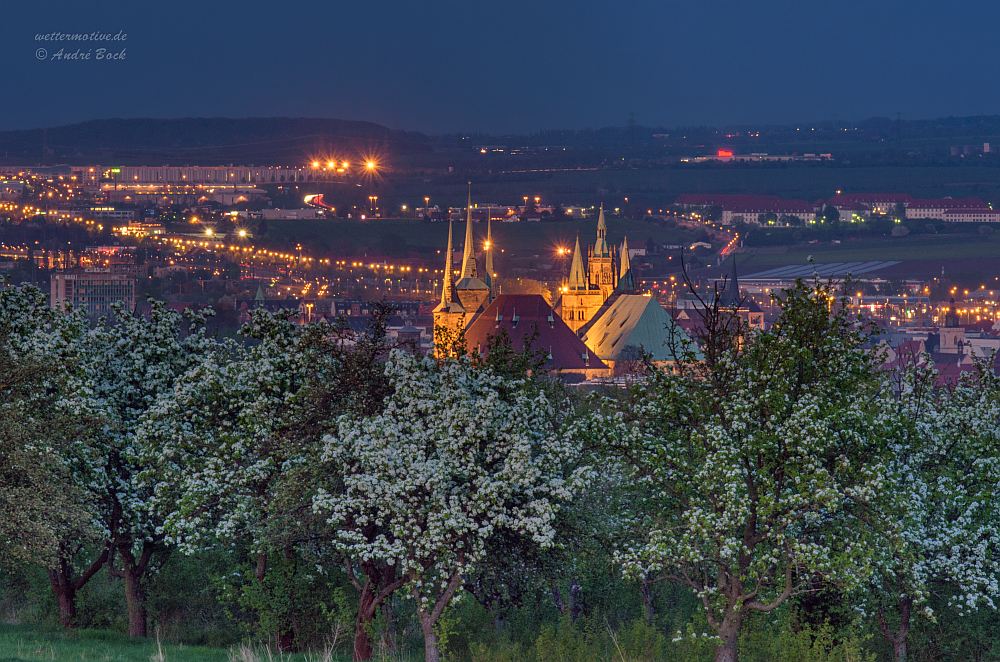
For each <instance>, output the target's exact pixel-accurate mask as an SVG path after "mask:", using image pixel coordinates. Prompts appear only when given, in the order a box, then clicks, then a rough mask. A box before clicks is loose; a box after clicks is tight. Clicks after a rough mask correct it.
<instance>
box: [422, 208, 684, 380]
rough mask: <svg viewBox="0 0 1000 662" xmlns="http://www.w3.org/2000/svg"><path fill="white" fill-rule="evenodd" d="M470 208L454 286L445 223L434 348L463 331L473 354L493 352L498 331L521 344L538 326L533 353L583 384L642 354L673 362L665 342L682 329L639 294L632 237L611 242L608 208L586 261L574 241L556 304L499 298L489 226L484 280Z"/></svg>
mask: <svg viewBox="0 0 1000 662" xmlns="http://www.w3.org/2000/svg"><path fill="white" fill-rule="evenodd" d="M471 207H472V204H471V195H470V201H469V208H470V211H469V212H468V216H467V217H466V224H465V249H464V255H463V257H462V270H461V272H459V277H458V280H457V281H456V280H455V278H454V275H453V273H452V270H453V259H454V257H453V251H454V243H453V231H452V225H451V221H449V224H448V245H447V248H446V249H445V273H444V279H443V286H442V289H441V302H440V303H439V304H438V305H437V306H436V307H435V308H434V335H435V344H437V343H439V342H442V341H443V339H442V337H441V336H442V335H443V333H444V334H448V333H454V332H458V331H462V332H464V334H465V340H466V346H467V349H468V351H469V352H472V353H479V354H482V353H484V352H486V351H487V349H488V345H489V340H488V338H489V336H491V335H494V336H495V335H497V334H498V333H500V331H501V329H503V330H505V331H506V332H507V334H508V335H509V336H510V337H511V339H512V340H514V341H515V343H520V342H524V341H523V338H524V337H525V334H526V333H531V334H534V331H535V329H537V330H538V336H537V338H536V339H535V342H536V348H540V349H542V350H547V351H548V359H549V363H550V364H551V365H550V366H549V367H550V368H551V369H559V370H560V371H562V373H563V374H575V375H578V376H579V377H580V378H585V379H590V378H594V377H608V376H611V375H612V374H615V373H617V372H618V367H620V365H624V364H627V363H632V364H634V363H635V358H634V357H635V356H636V355H637V351H638V352H639V355H641V354H642V352H646V353H647V354H649V355H650V357H651V358H652V360H653V361H654V362H657V363H662V362H669V361H670V357H669V356H668V355H667V353H666V352H665V350H664V347H665V344H666V343H665V339H666V338H667V337H668V336H669V335H670V334H675V333H680V334H683V331H681V330H680V328H679V327H677V325H676V324H674V322H673V319H671V317H670V315H669V314H668V313H667V311H666V310H664V309H663V307H662V306H660V304H659V303H658V302H657V301H656V299H654V298H652V297H650V296H648V294H646V295H644V294H639V293H637V291H636V279H635V276H634V275H633V273H632V266H631V261H630V260H629V253H628V240H627V239H626V240H625V241H623V242H622V245H621V246H620V247H618V246H613V245H611V244H609V243H608V238H607V234H608V228H607V224H606V223H605V220H604V209H603V207H602V208H601V212H600V216H599V217H598V221H597V239H596V241H595V242H594V244H593V245H592V246H588V247H587V255H586V263H585V262H584V255H583V251H582V250H581V248H580V239H579V237H577V240H576V246H575V248H574V250H573V260H572V263H571V266H570V270H569V274H568V276H567V278H566V280H565V281H564V282H563V283H562V286H561V287H560V288H559V299H558V301H557V302H556V304H555V306H554V307H553V306H551V305H550V304H549V303H548V302H546V301H545V299H544V298H543V297H542V296H540V295H523V294H517V295H512V294H500V293H499V291H498V290H499V288H498V286H497V274H496V272H495V271H494V269H493V250H494V245H493V232H492V225H491V224H490V225H487V234H486V244H485V246H484V254H485V255H484V257H485V270H484V273H483V275H482V277H480V272H479V267H478V265H477V263H476V251H475V242H474V237H473V232H472V212H471ZM585 264H586V266H585ZM640 350H641V351H640Z"/></svg>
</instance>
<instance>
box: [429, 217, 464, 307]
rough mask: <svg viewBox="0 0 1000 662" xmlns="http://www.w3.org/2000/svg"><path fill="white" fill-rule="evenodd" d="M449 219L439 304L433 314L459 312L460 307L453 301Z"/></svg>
mask: <svg viewBox="0 0 1000 662" xmlns="http://www.w3.org/2000/svg"><path fill="white" fill-rule="evenodd" d="M451 227H452V223H451V219H448V248H447V249H445V251H444V260H445V263H444V278H443V279H442V281H441V282H442V285H441V303H440V304H439V305H438V307H437V308H435V309H434V310H435V312H442V311H443V312H452V311H455V310H458V311H461V310H463V309H462V306H461V305H460V304H459V303H458V302H457V301H455V294H454V291H453V290H454V286H453V285H452V279H451V270H452V268H453V266H452V259H453V256H452V240H451Z"/></svg>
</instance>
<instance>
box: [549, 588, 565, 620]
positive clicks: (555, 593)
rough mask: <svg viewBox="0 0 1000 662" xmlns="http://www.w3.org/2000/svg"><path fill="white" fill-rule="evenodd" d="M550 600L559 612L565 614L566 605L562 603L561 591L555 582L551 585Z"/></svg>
mask: <svg viewBox="0 0 1000 662" xmlns="http://www.w3.org/2000/svg"><path fill="white" fill-rule="evenodd" d="M552 601H553V602H554V603H555V605H556V609H558V610H559V613H560V614H564V615H565V614H566V605H565V604H563V599H562V591H560V590H559V587H558V586H557V585H555V584H553V585H552Z"/></svg>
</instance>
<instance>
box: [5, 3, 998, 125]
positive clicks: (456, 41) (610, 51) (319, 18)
mask: <svg viewBox="0 0 1000 662" xmlns="http://www.w3.org/2000/svg"><path fill="white" fill-rule="evenodd" d="M160 8H162V9H160ZM998 19H1000V3H997V2H995V0H984V1H967V2H946V1H944V0H933V1H929V0H909V1H908V2H897V1H882V0H866V1H864V2H853V1H852V2H836V1H834V2H819V1H816V0H794V1H791V0H789V1H784V0H780V1H773V2H755V1H750V0H704V1H697V0H687V1H685V2H672V1H665V0H661V1H651V0H647V1H637V0H617V1H611V2H608V1H605V2H595V1H593V0H572V1H569V0H566V1H557V0H500V1H497V0H492V1H490V2H475V1H466V2H435V1H431V2H419V1H417V0H382V1H379V0H365V1H359V2H352V3H346V2H339V1H336V0H334V1H332V2H315V3H304V2H290V3H284V2H277V1H269V2H260V1H256V0H245V1H244V2H238V3H237V2H216V1H214V0H201V1H199V2H189V1H186V0H184V1H176V2H156V3H153V2H144V1H140V2H135V1H133V2H127V3H125V2H115V1H111V2H106V1H104V0H102V1H100V2H79V1H78V0H77V1H75V2H72V3H70V2H62V1H46V2H39V3H28V2H21V3H4V6H3V9H2V16H0V55H2V62H3V66H2V69H0V71H2V72H3V76H2V81H3V86H2V89H3V105H2V110H0V129H25V128H34V127H40V126H56V125H60V124H67V123H72V122H78V121H83V120H88V119H100V118H109V117H188V116H195V117H211V116H227V117H252V116H256V117H262V116H265V117H266V116H292V117H334V118H343V119H357V120H370V121H373V122H378V123H381V124H385V125H386V126H389V127H390V128H394V129H408V130H416V131H424V132H427V133H457V132H470V131H487V132H492V133H503V132H516V133H527V132H533V131H538V130H541V129H562V128H566V129H580V128H587V127H595V128H596V127H603V126H613V125H614V126H623V125H624V124H626V122H627V121H628V117H629V113H630V112H634V113H635V121H636V122H637V123H638V124H640V125H644V126H668V127H669V126H678V125H690V124H713V125H723V124H737V123H783V122H810V121H819V120H832V119H839V120H860V119H864V118H867V117H872V116H886V117H893V118H895V116H896V113H897V112H899V113H901V115H902V117H903V119H927V118H934V117H941V116H948V115H955V116H960V115H976V114H996V113H998V112H1000V85H997V84H996V80H995V76H993V73H994V72H995V71H996V68H997V63H998V62H1000V37H998V35H1000V31H998V29H1000V20H998ZM93 31H99V32H101V33H106V34H117V33H118V32H119V31H122V32H124V33H125V34H126V35H127V40H126V41H124V42H121V43H110V44H99V43H86V42H60V43H57V42H39V41H36V40H35V36H36V34H48V33H53V32H63V33H90V32H93ZM105 45H107V46H108V48H109V52H118V51H119V50H120V49H121V47H124V48H126V54H125V60H123V61H107V60H102V61H98V60H96V59H95V57H96V55H94V54H92V56H91V59H90V60H82V61H81V60H77V61H66V60H52V59H51V58H52V55H53V54H55V53H57V52H58V50H59V49H60V48H62V49H64V53H69V52H75V51H76V49H77V48H81V50H82V51H84V52H86V51H87V50H88V49H93V50H94V51H95V53H96V49H97V48H100V47H103V46H105ZM38 48H45V49H46V51H47V55H46V59H45V60H39V59H38V58H37V57H36V51H37V49H38Z"/></svg>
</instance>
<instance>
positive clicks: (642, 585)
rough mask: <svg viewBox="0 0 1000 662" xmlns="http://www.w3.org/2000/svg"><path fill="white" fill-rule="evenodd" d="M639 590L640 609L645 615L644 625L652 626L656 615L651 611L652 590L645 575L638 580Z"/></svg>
mask: <svg viewBox="0 0 1000 662" xmlns="http://www.w3.org/2000/svg"><path fill="white" fill-rule="evenodd" d="M639 590H640V591H641V592H642V609H643V612H644V613H645V615H646V624H647V625H652V624H653V619H654V617H655V616H656V613H655V612H654V611H653V589H652V587H651V586H650V584H649V578H648V577H647V576H646V574H645V573H643V574H642V576H641V577H640V578H639Z"/></svg>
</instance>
